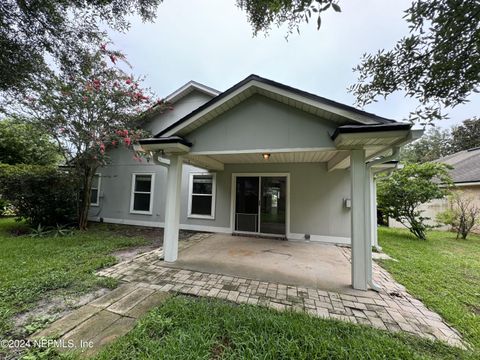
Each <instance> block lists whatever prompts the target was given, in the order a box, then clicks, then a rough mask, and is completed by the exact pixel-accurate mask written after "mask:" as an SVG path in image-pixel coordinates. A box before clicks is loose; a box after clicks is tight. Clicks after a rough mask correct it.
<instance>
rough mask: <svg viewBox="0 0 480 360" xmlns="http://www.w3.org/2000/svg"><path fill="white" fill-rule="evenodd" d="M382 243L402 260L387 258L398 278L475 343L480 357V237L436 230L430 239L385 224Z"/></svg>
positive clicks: (389, 265) (389, 269)
mask: <svg viewBox="0 0 480 360" xmlns="http://www.w3.org/2000/svg"><path fill="white" fill-rule="evenodd" d="M379 240H380V245H381V246H382V247H383V250H384V251H385V252H386V253H387V254H389V255H390V256H392V257H393V258H394V259H396V260H398V261H391V260H390V261H383V262H382V266H383V267H385V268H386V269H387V270H388V271H389V272H390V273H391V274H392V275H393V277H394V278H395V279H396V280H397V281H398V282H400V283H401V284H403V285H405V286H406V288H407V290H408V291H409V292H410V293H411V294H412V295H414V296H415V297H417V298H418V299H420V300H421V301H423V302H424V303H425V305H427V307H429V308H430V309H432V310H435V311H436V312H438V313H439V314H440V315H442V316H443V318H444V319H446V321H447V322H448V323H450V324H451V325H453V326H454V327H455V328H456V329H457V330H459V331H460V332H461V333H462V334H463V336H464V337H465V338H466V339H467V340H468V341H469V342H470V344H472V345H473V346H474V347H475V349H476V351H477V352H478V353H479V355H478V356H479V358H480V236H474V235H472V236H471V237H469V238H468V239H467V240H457V239H456V238H455V234H454V233H449V232H443V231H432V232H429V233H428V235H427V241H421V240H417V239H415V238H414V237H413V236H411V235H410V234H409V233H408V231H405V230H400V229H389V228H381V229H380V230H379Z"/></svg>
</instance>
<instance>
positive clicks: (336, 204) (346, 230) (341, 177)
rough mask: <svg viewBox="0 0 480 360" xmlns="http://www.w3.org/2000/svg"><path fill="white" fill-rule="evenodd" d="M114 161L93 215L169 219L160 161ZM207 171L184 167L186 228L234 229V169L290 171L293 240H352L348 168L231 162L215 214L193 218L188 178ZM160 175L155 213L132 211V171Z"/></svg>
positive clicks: (127, 155)
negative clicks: (345, 203) (346, 205)
mask: <svg viewBox="0 0 480 360" xmlns="http://www.w3.org/2000/svg"><path fill="white" fill-rule="evenodd" d="M111 157H112V162H113V164H114V165H109V166H105V167H104V168H102V169H100V171H99V172H100V173H101V174H102V182H101V188H100V205H99V206H98V207H92V208H91V210H90V215H91V218H92V219H99V218H103V219H104V221H105V222H116V223H127V224H128V223H130V224H137V225H147V226H163V222H164V219H165V195H166V194H165V191H164V189H166V179H167V176H166V175H167V169H166V168H165V167H163V166H160V165H154V164H151V163H150V164H147V163H138V162H136V161H134V160H133V158H132V154H131V152H129V151H128V150H125V149H117V150H115V151H114V152H112V154H111ZM202 171H204V170H201V169H198V168H195V167H193V166H189V165H184V170H183V179H182V202H181V217H180V223H181V228H183V229H191V230H200V231H202V230H203V231H215V232H226V233H229V232H231V224H230V216H231V200H232V199H231V193H232V174H234V173H289V174H290V234H288V237H289V238H291V239H303V238H304V235H305V234H310V235H311V240H319V241H329V242H336V243H349V242H350V210H349V209H346V208H344V207H343V199H344V198H349V197H350V175H349V171H348V170H337V171H333V172H327V169H326V164H324V163H303V164H241V165H226V166H225V170H224V171H221V172H217V175H216V206H215V218H214V219H212V220H209V219H192V218H188V216H187V211H188V181H189V173H190V172H202ZM142 172H144V173H155V184H154V195H153V209H152V215H140V214H131V213H130V198H131V186H132V173H142Z"/></svg>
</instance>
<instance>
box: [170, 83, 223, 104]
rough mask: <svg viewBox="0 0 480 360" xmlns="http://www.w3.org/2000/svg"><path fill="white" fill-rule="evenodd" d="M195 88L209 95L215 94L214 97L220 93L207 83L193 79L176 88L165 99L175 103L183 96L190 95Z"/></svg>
mask: <svg viewBox="0 0 480 360" xmlns="http://www.w3.org/2000/svg"><path fill="white" fill-rule="evenodd" d="M193 90H198V91H201V92H203V93H205V94H207V95H210V96H213V97H215V96H217V95H219V94H220V91H218V90H215V89H212V88H210V87H208V86H206V85H203V84H200V83H197V82H196V81H193V80H192V81H189V82H188V83H186V84H185V85H183V86H182V87H180V88H179V89H177V90H175V91H174V92H173V93H171V94H170V95H168V96H167V97H166V98H165V100H166V101H167V102H170V103H174V102H176V101H178V100H180V99H181V98H183V97H184V96H186V95H188V94H189V93H191V92H192V91H193Z"/></svg>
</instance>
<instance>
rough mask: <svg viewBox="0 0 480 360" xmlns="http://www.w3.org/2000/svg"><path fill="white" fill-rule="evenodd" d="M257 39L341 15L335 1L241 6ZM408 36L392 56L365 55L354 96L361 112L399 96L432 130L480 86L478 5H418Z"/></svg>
mask: <svg viewBox="0 0 480 360" xmlns="http://www.w3.org/2000/svg"><path fill="white" fill-rule="evenodd" d="M237 4H238V5H239V6H240V7H241V8H242V9H244V10H245V11H246V12H247V15H248V19H249V22H250V23H251V25H252V27H253V31H254V34H257V33H258V32H268V30H269V29H270V28H271V26H272V25H277V26H280V25H283V24H287V26H288V30H289V32H291V31H292V30H294V29H297V30H298V28H299V24H300V23H302V22H309V20H310V19H311V18H314V19H315V18H316V22H315V23H316V26H317V27H320V24H321V17H320V15H321V14H322V12H324V11H326V10H329V9H330V10H331V9H333V10H335V11H340V7H339V5H338V1H332V0H237ZM404 19H405V21H406V22H407V24H408V26H409V33H408V34H407V35H405V36H404V37H403V38H401V39H399V40H398V41H397V43H396V44H395V45H394V46H393V47H392V49H390V50H379V51H378V52H377V53H375V54H364V55H363V57H362V59H361V61H360V64H359V65H358V66H357V67H355V68H354V71H356V73H357V75H358V79H357V82H356V84H354V85H352V86H351V87H350V89H349V90H350V91H351V92H352V93H353V94H354V95H355V97H356V103H357V105H359V106H365V105H367V104H369V103H371V102H373V101H377V99H378V98H382V97H387V96H388V95H390V94H392V93H394V92H397V91H400V92H403V93H405V94H406V95H407V96H408V97H411V98H414V99H416V100H417V101H418V104H419V105H418V107H417V108H416V109H414V110H413V111H411V113H410V116H409V118H410V120H411V121H412V122H417V123H420V124H424V125H426V124H430V123H431V122H432V121H433V120H437V119H443V118H445V117H446V116H447V115H446V113H445V109H448V108H453V107H455V106H457V105H460V104H463V103H465V102H467V101H468V98H469V96H470V95H471V94H472V92H478V88H479V84H480V76H479V74H480V5H479V2H478V0H415V1H413V2H412V4H411V5H410V7H409V8H408V9H407V10H406V11H405V15H404Z"/></svg>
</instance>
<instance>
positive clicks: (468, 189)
mask: <svg viewBox="0 0 480 360" xmlns="http://www.w3.org/2000/svg"><path fill="white" fill-rule="evenodd" d="M457 191H462V192H464V193H465V195H467V196H471V197H472V198H473V204H475V206H477V207H479V208H480V185H477V186H461V187H457ZM448 207H449V203H448V199H446V198H445V199H437V200H433V201H430V202H428V203H426V204H423V205H421V206H420V209H421V210H423V211H424V213H423V216H427V217H429V218H430V220H428V221H427V224H429V225H432V226H438V227H437V229H438V230H450V227H449V226H446V225H442V224H440V223H438V222H437V221H435V218H436V216H437V214H438V213H440V212H443V211H445V210H447V209H448ZM389 226H391V227H396V228H405V227H404V226H403V225H402V224H401V223H399V222H398V221H395V220H393V219H389ZM474 232H476V233H480V226H477V227H476V228H475V229H474Z"/></svg>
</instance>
